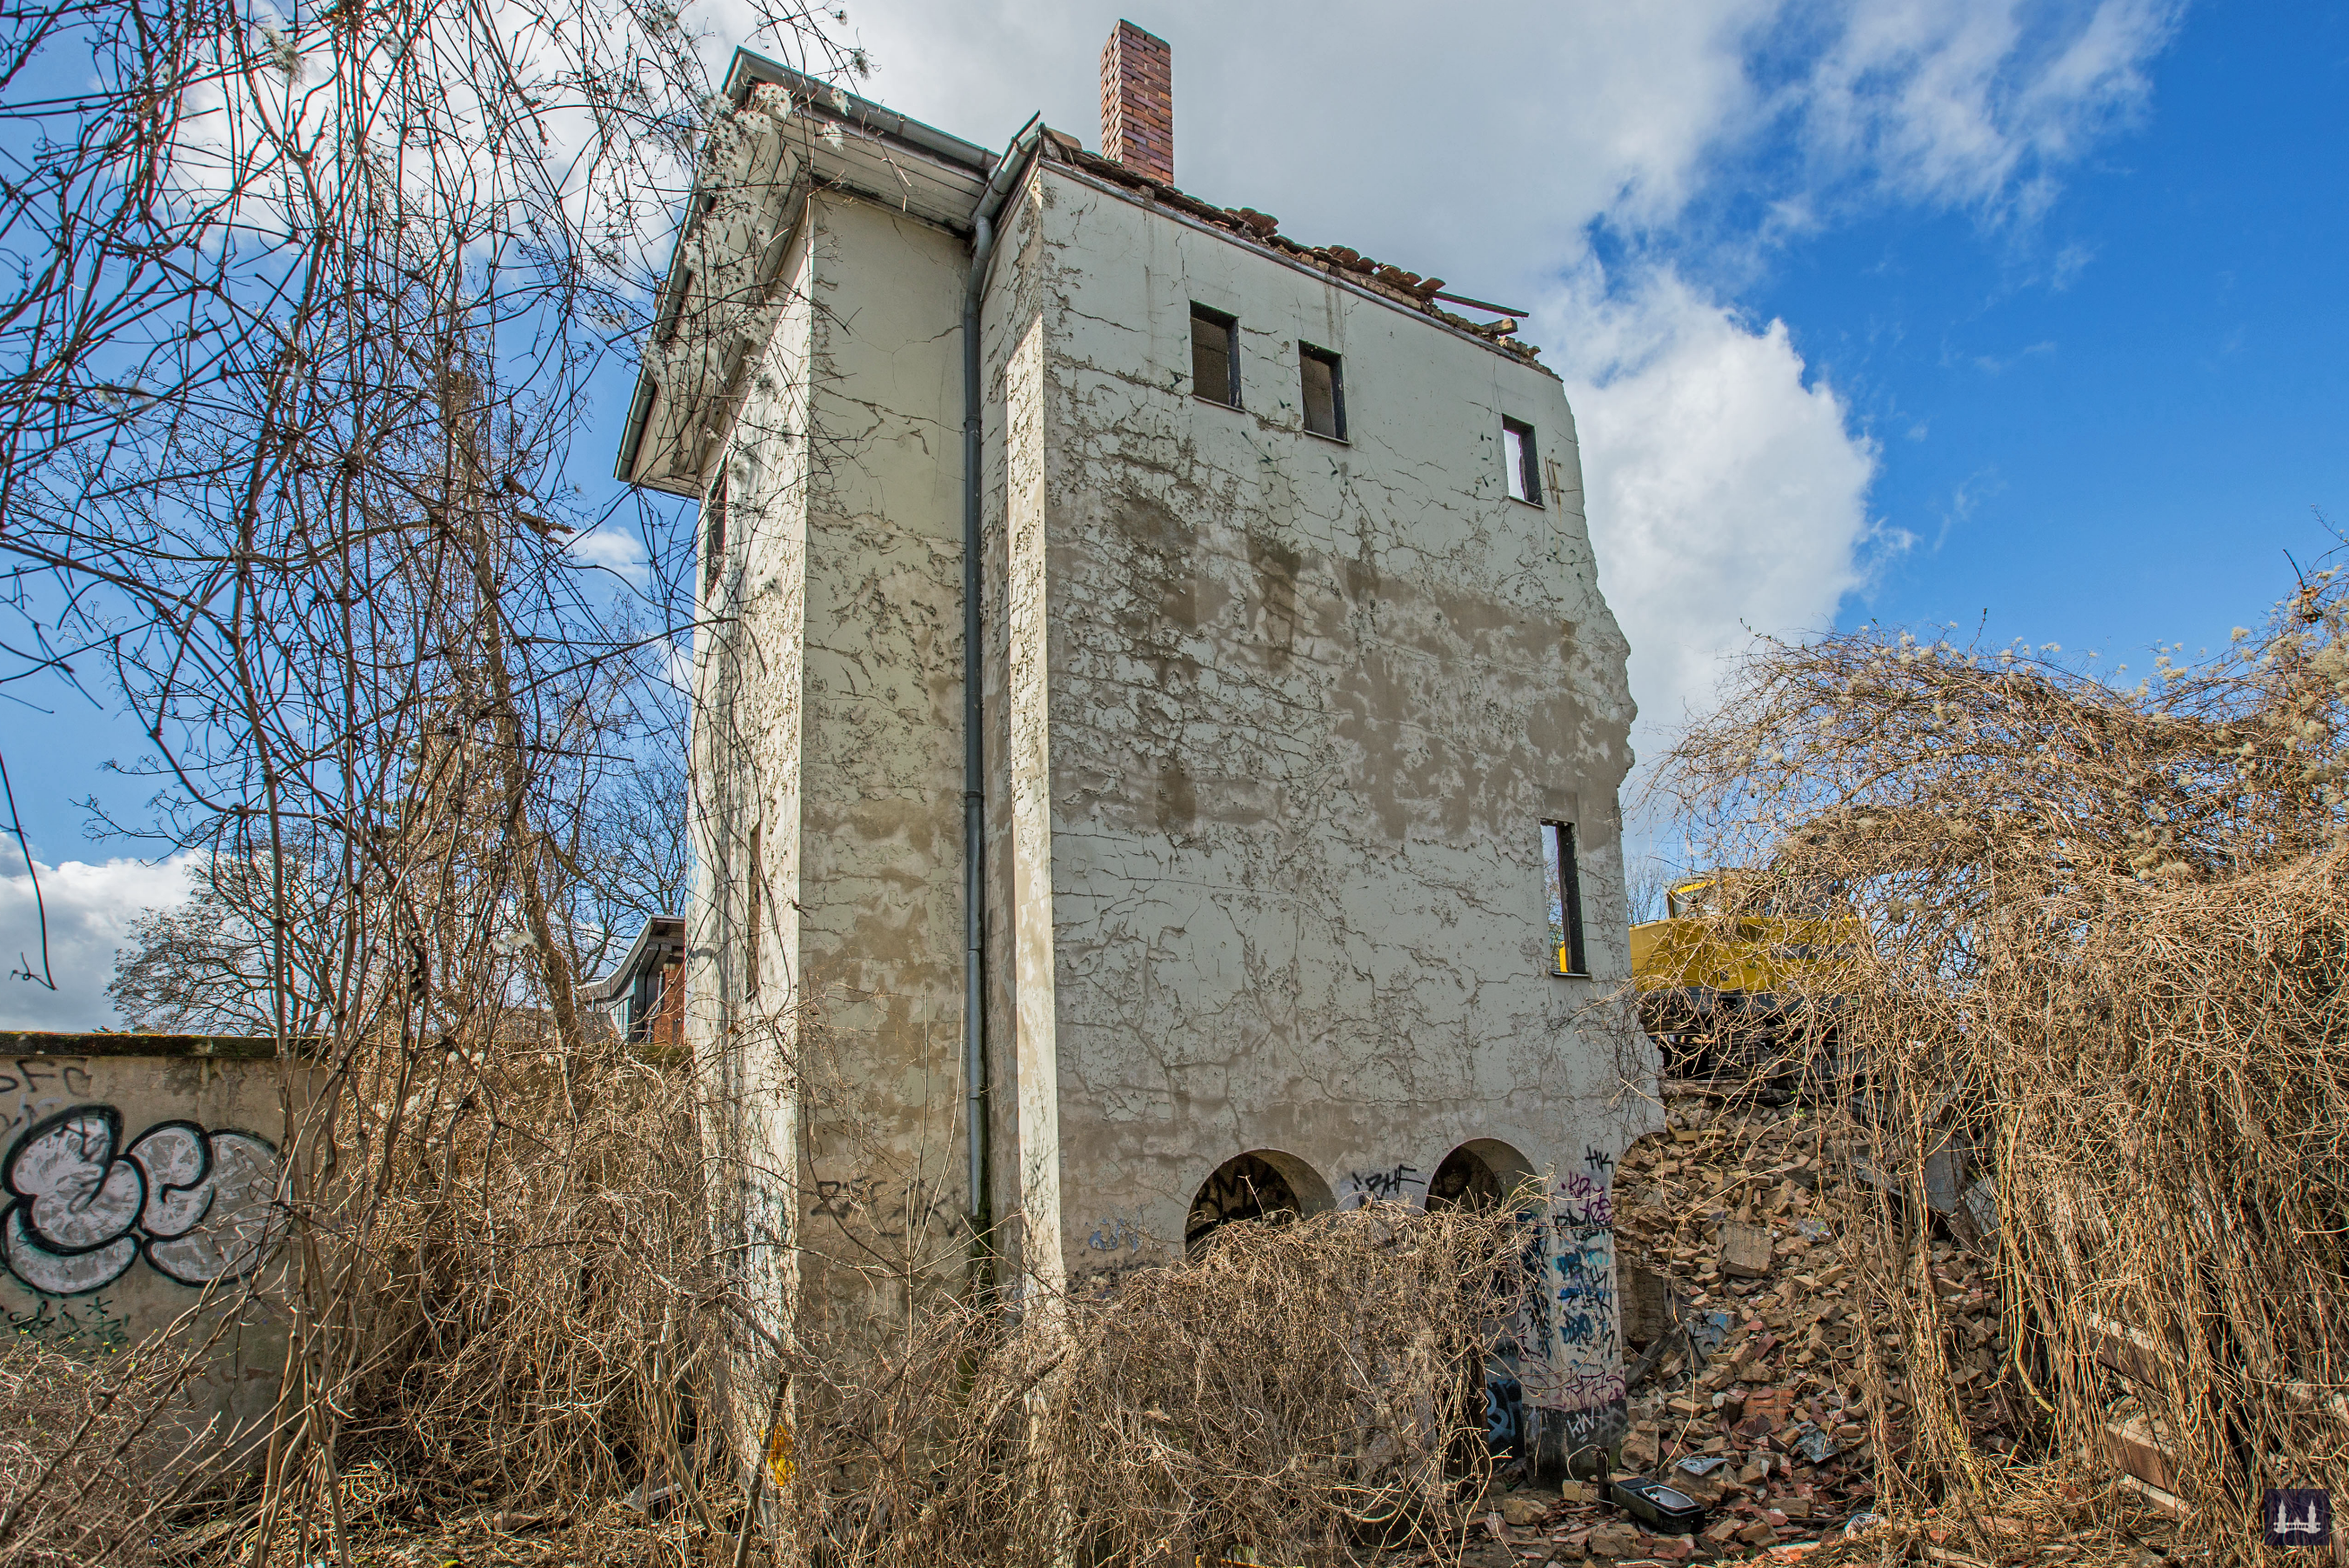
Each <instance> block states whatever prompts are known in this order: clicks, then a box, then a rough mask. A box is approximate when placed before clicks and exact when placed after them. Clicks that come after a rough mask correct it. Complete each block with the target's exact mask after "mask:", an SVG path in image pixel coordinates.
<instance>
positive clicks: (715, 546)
mask: <svg viewBox="0 0 2349 1568" xmlns="http://www.w3.org/2000/svg"><path fill="white" fill-rule="evenodd" d="M725 565H726V470H725V469H723V468H720V469H719V470H718V482H717V483H716V484H714V485H712V486H710V487H709V500H705V501H703V502H702V503H701V592H702V594H703V596H704V597H707V596H708V595H709V591H710V590H711V589H713V588H715V587H717V586H718V573H719V572H721V571H723V570H724V569H725Z"/></svg>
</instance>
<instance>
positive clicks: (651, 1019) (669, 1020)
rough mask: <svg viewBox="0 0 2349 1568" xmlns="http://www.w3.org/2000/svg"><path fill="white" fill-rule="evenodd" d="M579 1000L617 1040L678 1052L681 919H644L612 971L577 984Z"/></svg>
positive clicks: (682, 1030)
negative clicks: (607, 1026) (608, 1025)
mask: <svg viewBox="0 0 2349 1568" xmlns="http://www.w3.org/2000/svg"><path fill="white" fill-rule="evenodd" d="M579 999H580V1001H581V1002H583V1003H585V1005H586V1006H589V1007H590V1008H592V1009H594V1010H595V1012H597V1013H598V1014H600V1015H602V1016H603V1017H604V1018H605V1019H606V1020H607V1021H608V1022H609V1023H610V1025H611V1027H612V1032H613V1034H614V1035H615V1036H616V1037H618V1038H620V1039H623V1040H626V1041H628V1042H629V1043H630V1044H632V1045H642V1046H649V1047H653V1048H654V1049H656V1050H658V1051H675V1050H680V1049H682V1048H683V1047H684V1045H685V921H684V920H683V919H682V918H681V917H679V916H678V915H674V914H657V915H654V916H653V917H652V918H651V919H649V920H647V921H646V922H645V923H644V925H643V927H642V928H641V929H639V930H638V931H637V933H636V940H635V941H634V942H632V943H630V944H628V950H627V952H626V953H625V954H622V955H621V957H620V962H619V963H618V964H617V965H614V966H613V969H612V972H611V973H610V974H609V975H605V976H604V977H603V978H602V979H601V980H598V981H595V983H594V984H592V985H585V986H582V987H581V988H580V992H579Z"/></svg>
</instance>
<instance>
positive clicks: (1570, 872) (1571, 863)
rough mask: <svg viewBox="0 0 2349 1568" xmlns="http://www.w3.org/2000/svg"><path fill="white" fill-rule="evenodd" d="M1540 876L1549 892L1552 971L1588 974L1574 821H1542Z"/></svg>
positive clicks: (1580, 878)
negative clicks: (1583, 942) (1576, 861)
mask: <svg viewBox="0 0 2349 1568" xmlns="http://www.w3.org/2000/svg"><path fill="white" fill-rule="evenodd" d="M1542 880H1543V882H1545V883H1546V884H1547V890H1548V892H1549V949H1550V962H1551V965H1553V970H1552V972H1553V973H1555V974H1558V975H1588V974H1589V973H1590V963H1589V959H1588V955H1587V954H1585V953H1584V951H1583V946H1582V872H1581V870H1580V868H1578V866H1577V865H1576V864H1575V856H1574V824H1573V823H1571V822H1544V823H1543V824H1542Z"/></svg>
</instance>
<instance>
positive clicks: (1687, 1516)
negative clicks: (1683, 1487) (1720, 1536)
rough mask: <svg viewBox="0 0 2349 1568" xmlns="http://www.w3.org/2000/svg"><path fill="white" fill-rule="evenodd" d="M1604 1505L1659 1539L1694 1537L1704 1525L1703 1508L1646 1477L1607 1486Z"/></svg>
mask: <svg viewBox="0 0 2349 1568" xmlns="http://www.w3.org/2000/svg"><path fill="white" fill-rule="evenodd" d="M1607 1492H1608V1498H1607V1501H1609V1502H1611V1503H1613V1504H1614V1505H1615V1506H1616V1507H1618V1508H1619V1509H1621V1510H1622V1511H1624V1512H1626V1513H1628V1514H1630V1516H1631V1517H1632V1518H1634V1519H1636V1520H1638V1521H1639V1522H1640V1523H1642V1524H1644V1525H1646V1526H1647V1527H1648V1528H1649V1529H1650V1530H1651V1531H1653V1532H1656V1533H1657V1534H1659V1535H1693V1534H1695V1533H1696V1532H1697V1530H1698V1529H1699V1528H1700V1527H1701V1526H1702V1524H1703V1523H1704V1505H1703V1504H1702V1503H1700V1502H1698V1501H1696V1499H1694V1498H1692V1497H1691V1496H1689V1495H1688V1494H1687V1493H1686V1492H1683V1491H1673V1490H1672V1489H1671V1487H1668V1486H1666V1485H1665V1484H1664V1483H1663V1482H1661V1481H1660V1480H1649V1479H1648V1478H1647V1477H1646V1476H1640V1475H1635V1476H1626V1477H1624V1478H1623V1479H1622V1480H1619V1481H1614V1482H1611V1483H1609V1486H1608V1489H1607Z"/></svg>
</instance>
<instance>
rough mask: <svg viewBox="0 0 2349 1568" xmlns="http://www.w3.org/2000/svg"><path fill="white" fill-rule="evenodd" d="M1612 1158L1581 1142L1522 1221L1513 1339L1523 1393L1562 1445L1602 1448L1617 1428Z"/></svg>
mask: <svg viewBox="0 0 2349 1568" xmlns="http://www.w3.org/2000/svg"><path fill="white" fill-rule="evenodd" d="M1614 1165H1615V1161H1614V1160H1613V1159H1612V1158H1611V1157H1610V1156H1609V1155H1608V1154H1606V1153H1605V1152H1604V1151H1603V1150H1597V1149H1593V1150H1589V1151H1588V1153H1587V1154H1586V1155H1585V1156H1584V1158H1583V1169H1582V1170H1581V1171H1578V1172H1576V1173H1575V1174H1573V1175H1571V1176H1568V1178H1567V1179H1566V1180H1565V1181H1560V1182H1558V1183H1557V1186H1556V1187H1555V1188H1553V1189H1552V1190H1551V1193H1550V1202H1549V1205H1548V1209H1547V1212H1542V1213H1537V1214H1535V1215H1533V1216H1531V1217H1530V1218H1529V1220H1528V1222H1527V1224H1526V1240H1525V1245H1524V1265H1525V1268H1526V1274H1527V1275H1528V1284H1529V1285H1530V1288H1529V1289H1528V1290H1527V1292H1526V1306H1525V1315H1524V1319H1523V1321H1522V1322H1521V1323H1520V1324H1519V1326H1518V1333H1517V1341H1518V1347H1519V1353H1520V1361H1521V1367H1522V1375H1523V1377H1524V1379H1525V1383H1526V1402H1527V1403H1529V1404H1532V1405H1535V1406H1537V1407H1538V1408H1541V1409H1542V1410H1544V1411H1546V1412H1550V1413H1551V1416H1552V1418H1554V1419H1556V1420H1557V1423H1558V1425H1559V1427H1560V1429H1562V1430H1563V1431H1564V1432H1565V1434H1566V1439H1567V1446H1568V1449H1590V1448H1611V1447H1612V1446H1614V1445H1615V1444H1616V1443H1618V1442H1619V1441H1621V1440H1622V1437H1623V1434H1624V1431H1625V1430H1626V1429H1627V1425H1628V1423H1627V1418H1626V1414H1625V1410H1624V1404H1623V1400H1624V1394H1625V1391H1626V1390H1625V1387H1624V1383H1623V1372H1622V1365H1623V1341H1622V1330H1621V1325H1620V1322H1619V1318H1618V1316H1617V1308H1616V1300H1615V1209H1614V1200H1613V1198H1612V1197H1611V1196H1610V1195H1609V1191H1608V1178H1609V1175H1610V1174H1611V1173H1612V1171H1613V1170H1614Z"/></svg>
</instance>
